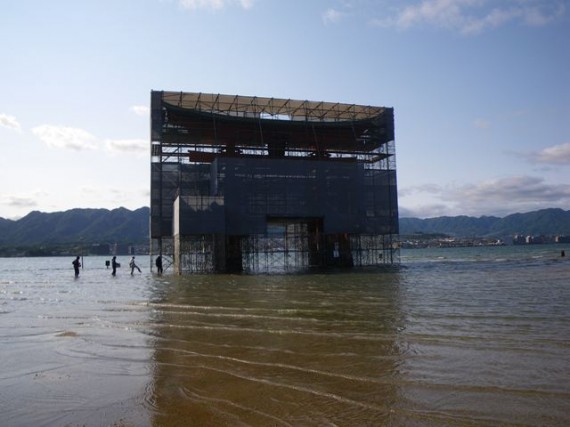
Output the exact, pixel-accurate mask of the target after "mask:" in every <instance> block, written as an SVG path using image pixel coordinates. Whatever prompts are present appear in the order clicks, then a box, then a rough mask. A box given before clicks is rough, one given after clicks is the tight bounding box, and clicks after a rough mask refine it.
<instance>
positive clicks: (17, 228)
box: [0, 207, 150, 247]
mask: <svg viewBox="0 0 570 427" xmlns="http://www.w3.org/2000/svg"><path fill="white" fill-rule="evenodd" d="M149 212H150V210H149V208H147V207H143V208H140V209H136V210H134V211H131V210H129V209H125V208H118V209H113V210H108V209H71V210H68V211H64V212H53V213H44V212H38V211H33V212H30V213H29V214H28V215H26V216H25V217H23V218H20V219H18V220H9V219H4V218H0V246H4V247H7V246H34V245H55V244H57V245H59V244H72V243H79V242H83V243H119V244H140V243H148V224H149V215H150V214H149Z"/></svg>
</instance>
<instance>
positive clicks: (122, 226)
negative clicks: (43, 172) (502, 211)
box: [0, 207, 570, 256]
mask: <svg viewBox="0 0 570 427" xmlns="http://www.w3.org/2000/svg"><path fill="white" fill-rule="evenodd" d="M149 215H150V210H149V208H148V207H142V208H140V209H136V210H134V211H131V210H129V209H125V208H117V209H113V210H108V209H71V210H68V211H64V212H53V213H43V212H38V211H34V212H30V213H29V214H28V215H26V216H24V217H23V218H20V219H18V220H9V219H4V218H0V256H9V255H14V254H18V255H26V256H30V255H50V254H55V253H65V252H66V251H73V250H75V249H76V248H77V247H78V245H82V246H85V247H87V246H90V247H96V245H101V244H123V245H125V244H129V245H145V244H148V242H149V234H148V233H149V227H148V224H149ZM422 233H423V234H438V233H439V234H445V235H449V236H454V237H460V238H469V237H497V238H502V237H504V236H512V235H515V234H523V235H566V236H570V211H564V210H562V209H556V208H550V209H542V210H538V211H534V212H528V213H516V214H512V215H508V216H506V217H504V218H499V217H493V216H482V217H479V218H475V217H469V216H453V217H448V216H442V217H437V218H427V219H420V218H400V234H401V235H414V234H422Z"/></svg>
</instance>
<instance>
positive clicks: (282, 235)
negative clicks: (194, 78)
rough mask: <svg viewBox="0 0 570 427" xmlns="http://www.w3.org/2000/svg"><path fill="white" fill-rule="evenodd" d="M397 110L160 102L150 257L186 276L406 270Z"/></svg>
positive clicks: (223, 98) (228, 99) (155, 102)
mask: <svg viewBox="0 0 570 427" xmlns="http://www.w3.org/2000/svg"><path fill="white" fill-rule="evenodd" d="M397 233H398V203H397V189H396V164H395V146H394V113H393V109H392V108H385V107H371V106H360V105H353V104H341V103H330V102H311V101H297V100H291V99H276V98H261V97H255V96H254V97H249V96H230V95H219V94H205V93H184V92H163V91H153V92H152V93H151V218H150V236H151V250H152V252H153V253H154V254H161V255H163V256H167V257H168V256H171V257H172V259H173V263H174V269H175V271H177V272H178V273H184V272H249V273H256V272H293V271H295V272H296V271H304V270H308V269H311V268H313V267H330V266H339V267H351V266H367V265H378V264H392V263H395V262H397V261H398V251H397V247H396V243H395V241H396V239H395V237H396V235H397Z"/></svg>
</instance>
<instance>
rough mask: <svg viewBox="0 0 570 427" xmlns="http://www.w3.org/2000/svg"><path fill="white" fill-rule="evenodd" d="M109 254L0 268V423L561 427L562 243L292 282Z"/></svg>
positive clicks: (565, 341)
mask: <svg viewBox="0 0 570 427" xmlns="http://www.w3.org/2000/svg"><path fill="white" fill-rule="evenodd" d="M562 250H564V251H565V253H566V254H568V256H566V257H562V256H561V254H562ZM109 258H110V257H94V256H89V257H84V258H83V268H82V269H81V271H80V275H79V277H78V278H75V277H74V273H73V268H72V265H71V262H72V261H73V258H72V257H54V258H0V425H2V426H13V427H17V426H26V427H27V426H123V427H124V426H568V425H570V247H567V248H565V247H563V245H529V246H502V247H470V248H441V249H439V248H438V249H408V250H402V251H401V253H400V265H399V266H397V267H392V268H387V269H370V270H354V271H350V272H346V271H344V272H329V273H320V274H298V275H255V276H254V275H188V276H178V275H176V274H173V273H172V268H171V267H169V266H168V264H165V267H167V268H166V270H165V273H164V274H163V275H157V274H156V272H155V271H152V269H151V265H152V260H151V259H150V257H147V256H137V259H138V261H139V266H140V267H141V270H142V272H141V273H139V272H138V271H135V273H134V274H133V275H131V274H130V269H128V268H125V267H126V266H127V264H128V259H129V257H126V256H125V257H118V261H119V262H120V263H122V264H123V266H122V267H121V268H119V269H118V271H117V275H116V276H115V277H113V276H112V275H111V270H110V269H109V268H107V267H106V265H105V261H107V260H109Z"/></svg>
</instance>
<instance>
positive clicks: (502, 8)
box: [0, 0, 570, 218]
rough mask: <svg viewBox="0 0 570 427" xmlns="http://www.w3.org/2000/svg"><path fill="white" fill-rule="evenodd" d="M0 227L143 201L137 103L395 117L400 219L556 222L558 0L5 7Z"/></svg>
mask: <svg viewBox="0 0 570 427" xmlns="http://www.w3.org/2000/svg"><path fill="white" fill-rule="evenodd" d="M0 37H1V39H2V48H1V49H2V67H0V85H1V86H0V88H1V96H0V147H1V150H2V155H1V156H0V171H1V183H2V184H1V186H0V217H3V218H19V217H22V216H24V215H26V214H27V213H28V212H30V211H32V210H40V211H43V212H55V211H63V210H67V209H71V208H75V207H79V208H108V209H113V208H116V207H120V206H124V207H126V208H129V209H136V208H139V207H141V206H148V205H149V203H150V202H149V187H150V183H149V181H150V177H149V169H150V167H149V144H150V142H149V128H150V125H149V113H148V109H149V103H150V91H151V90H173V91H189V92H212V93H223V94H239V95H257V96H270V97H277V98H293V99H307V100H312V101H334V102H346V103H355V104H365V105H377V106H389V107H394V109H395V125H396V153H397V167H398V192H399V203H400V214H401V216H418V217H434V216H441V215H473V216H480V215H497V216H504V215H507V214H510V213H514V212H526V211H531V210H536V209H541V208H546V207H560V208H563V209H566V210H568V209H570V71H569V70H570V47H569V46H570V44H569V43H570V4H569V1H568V0H310V1H306V0H288V1H279V0H121V1H116V0H83V1H76V0H52V1H49V0H12V1H5V2H3V4H2V13H0Z"/></svg>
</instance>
